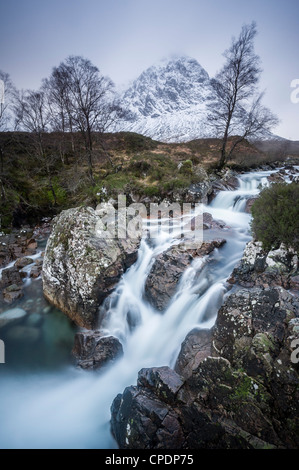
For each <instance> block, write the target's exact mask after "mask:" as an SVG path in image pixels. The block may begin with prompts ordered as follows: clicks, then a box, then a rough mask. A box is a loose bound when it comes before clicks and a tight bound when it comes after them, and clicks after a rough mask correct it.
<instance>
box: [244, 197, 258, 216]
mask: <svg viewBox="0 0 299 470" xmlns="http://www.w3.org/2000/svg"><path fill="white" fill-rule="evenodd" d="M256 200H257V197H251V198H249V199H247V201H246V205H245V209H244V210H245V212H247V214H250V213H251V208H252V206H253V204H254V202H255V201H256Z"/></svg>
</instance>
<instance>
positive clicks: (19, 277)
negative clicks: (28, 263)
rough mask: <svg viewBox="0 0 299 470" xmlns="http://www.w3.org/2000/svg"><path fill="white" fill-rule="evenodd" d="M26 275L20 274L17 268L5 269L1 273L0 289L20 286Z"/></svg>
mask: <svg viewBox="0 0 299 470" xmlns="http://www.w3.org/2000/svg"><path fill="white" fill-rule="evenodd" d="M25 277H26V273H22V272H20V271H19V270H18V268H17V267H15V266H13V267H12V268H6V269H3V271H2V279H1V281H0V286H1V288H4V287H8V286H10V285H12V284H16V285H22V284H23V279H24V278H25Z"/></svg>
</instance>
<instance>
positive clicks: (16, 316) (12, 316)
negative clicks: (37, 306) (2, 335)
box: [0, 308, 27, 328]
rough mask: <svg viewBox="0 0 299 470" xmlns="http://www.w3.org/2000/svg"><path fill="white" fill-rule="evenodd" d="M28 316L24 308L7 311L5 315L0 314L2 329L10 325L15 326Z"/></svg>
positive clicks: (0, 326)
mask: <svg viewBox="0 0 299 470" xmlns="http://www.w3.org/2000/svg"><path fill="white" fill-rule="evenodd" d="M26 315H27V313H26V311H25V310H23V309H22V308H12V309H10V310H6V311H5V312H3V313H0V328H3V327H4V326H6V325H8V324H13V323H16V322H18V321H20V320H21V319H23V318H24V317H25V316H26Z"/></svg>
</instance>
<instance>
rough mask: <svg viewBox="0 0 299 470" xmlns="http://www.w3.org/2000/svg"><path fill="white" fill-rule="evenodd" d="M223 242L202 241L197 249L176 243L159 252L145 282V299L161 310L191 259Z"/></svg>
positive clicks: (204, 254) (210, 250) (207, 252)
mask: <svg viewBox="0 0 299 470" xmlns="http://www.w3.org/2000/svg"><path fill="white" fill-rule="evenodd" d="M224 243H225V240H224V239H219V240H213V241H210V242H203V243H201V244H199V246H198V248H197V249H195V248H192V249H188V248H186V247H184V246H182V247H181V246H180V245H178V246H174V247H171V248H169V249H168V250H167V251H165V252H163V253H161V254H159V255H158V256H157V257H156V260H155V262H154V264H153V266H152V269H151V271H150V273H149V275H148V277H147V280H146V283H145V296H146V299H147V300H148V301H149V302H150V303H151V304H152V305H153V306H154V307H155V308H156V309H157V310H159V311H163V310H164V309H165V308H166V307H167V305H168V303H169V301H170V299H171V298H172V296H173V294H174V293H175V291H176V288H177V285H178V283H179V281H180V279H181V276H182V274H183V272H184V271H185V270H186V269H187V268H188V267H189V266H190V265H191V262H192V260H193V259H194V258H197V257H204V256H207V255H209V254H210V253H211V252H212V251H213V250H214V249H215V248H219V247H221V246H222V245H223V244H224Z"/></svg>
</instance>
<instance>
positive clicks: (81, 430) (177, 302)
mask: <svg viewBox="0 0 299 470" xmlns="http://www.w3.org/2000/svg"><path fill="white" fill-rule="evenodd" d="M269 174H271V172H270V171H269V172H255V173H248V174H244V175H242V176H240V177H239V188H238V189H237V190H234V191H221V192H219V193H218V195H217V196H216V198H215V199H214V200H213V202H212V204H211V205H210V206H205V207H204V211H207V212H210V213H211V214H212V215H213V217H214V218H215V219H221V220H223V221H224V222H225V224H226V225H227V228H226V229H225V230H222V231H218V232H217V231H216V232H213V231H211V232H212V235H213V236H214V235H215V236H218V237H220V236H221V237H222V238H225V239H226V240H227V242H226V244H225V245H224V246H223V247H221V248H220V249H215V250H214V251H213V253H212V254H211V255H210V256H209V261H208V262H207V259H206V258H203V259H195V260H194V261H193V262H192V264H191V265H190V267H189V268H188V269H187V270H186V271H185V272H184V274H183V275H182V277H181V279H180V282H179V284H178V286H177V290H176V293H175V295H174V296H173V298H172V299H171V302H170V303H169V305H168V306H167V308H166V311H165V312H164V313H162V314H161V312H158V311H156V310H155V309H154V308H153V307H152V306H151V305H150V303H149V302H147V301H146V300H145V298H144V286H145V281H146V278H147V275H148V273H149V271H150V269H151V267H152V265H153V263H154V261H155V258H156V256H157V255H158V254H159V253H161V252H163V251H165V250H166V249H168V248H169V247H171V246H172V245H174V244H176V243H178V240H177V239H176V238H175V237H173V235H169V234H168V235H167V234H165V233H161V234H160V236H159V237H158V238H157V239H155V240H154V242H153V243H151V244H149V243H148V241H147V240H146V239H144V240H142V242H141V246H140V249H139V253H138V259H137V262H136V263H135V264H134V265H133V266H131V268H130V269H129V270H128V271H127V272H126V273H125V274H124V276H123V278H122V279H121V281H120V282H119V284H118V286H117V288H116V289H115V292H114V293H113V295H112V296H111V297H110V298H109V299H107V302H106V306H105V308H106V309H107V312H108V315H107V316H106V317H105V322H104V324H103V326H102V328H103V330H104V332H105V333H107V334H112V335H114V336H116V337H118V338H119V339H120V341H121V342H122V344H123V348H124V356H123V357H122V358H120V359H119V360H118V361H117V362H116V363H115V364H114V365H112V366H111V367H109V368H108V369H107V370H104V371H102V372H99V373H90V372H86V371H80V370H76V369H74V368H72V367H68V368H65V369H63V370H62V371H59V372H55V373H54V372H53V373H49V372H47V373H40V372H38V373H34V371H33V372H32V373H31V374H19V375H16V374H9V373H7V374H3V375H2V376H1V377H0V379H2V380H1V387H0V416H1V424H0V447H2V448H103V449H108V448H115V447H116V444H115V442H114V440H113V438H112V437H111V435H110V431H109V420H110V406H111V403H112V401H113V399H114V397H115V396H116V395H117V394H118V393H121V392H122V391H123V390H124V388H125V387H127V386H129V385H132V384H136V379H137V373H138V371H139V370H140V369H141V368H143V367H157V366H164V365H169V366H173V365H174V363H175V360H176V358H177V355H178V353H179V350H180V346H181V343H182V341H183V340H184V338H185V336H186V334H187V333H188V332H189V331H190V330H191V329H193V328H194V327H198V328H210V327H211V326H213V324H214V322H215V320H216V315H217V311H218V309H219V307H220V306H221V304H222V302H223V297H224V295H225V293H226V292H227V286H226V279H227V278H228V276H229V275H230V273H231V271H232V269H233V267H234V266H235V264H236V263H237V262H238V260H239V259H240V258H241V256H242V253H243V250H244V247H245V244H246V242H247V241H249V240H250V233H249V222H250V215H249V214H247V213H245V212H244V208H245V204H246V201H247V199H248V198H250V197H253V196H256V195H257V194H258V192H259V190H260V185H261V184H262V185H263V184H267V176H268V175H269ZM206 232H207V233H206V234H205V235H206V236H211V235H210V234H209V233H208V232H210V231H206ZM128 319H129V321H128ZM132 324H133V325H134V328H132ZM1 374H2V372H1Z"/></svg>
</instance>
